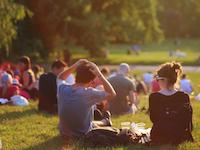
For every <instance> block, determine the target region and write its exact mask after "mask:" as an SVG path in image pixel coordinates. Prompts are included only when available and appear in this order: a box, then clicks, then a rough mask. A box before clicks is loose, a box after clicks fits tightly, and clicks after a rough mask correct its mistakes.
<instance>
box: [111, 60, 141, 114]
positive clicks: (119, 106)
mask: <svg viewBox="0 0 200 150" xmlns="http://www.w3.org/2000/svg"><path fill="white" fill-rule="evenodd" d="M129 70H130V68H129V65H128V64H125V63H122V64H121V65H120V66H119V71H118V73H117V75H115V76H113V77H111V78H109V79H108V80H109V82H110V83H111V85H112V86H113V88H114V89H115V91H116V93H117V96H116V97H115V98H114V99H113V100H112V101H110V111H111V114H115V115H120V114H125V113H135V110H136V108H135V104H136V103H137V102H136V94H135V91H136V87H135V85H134V83H133V81H132V80H131V79H129V78H128V77H127V76H128V73H129Z"/></svg>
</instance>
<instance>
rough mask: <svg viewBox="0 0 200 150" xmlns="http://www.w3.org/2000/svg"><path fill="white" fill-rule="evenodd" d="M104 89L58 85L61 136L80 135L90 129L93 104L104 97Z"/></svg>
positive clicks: (105, 94)
mask: <svg viewBox="0 0 200 150" xmlns="http://www.w3.org/2000/svg"><path fill="white" fill-rule="evenodd" d="M106 96H107V93H106V92H105V91H100V90H96V89H94V88H84V87H78V88H74V87H73V86H72V85H66V84H61V85H60V86H59V87H58V115H59V128H60V133H61V135H63V136H69V137H80V136H82V135H84V134H85V133H87V132H88V131H89V130H90V129H91V127H92V126H91V124H92V120H93V109H92V108H93V107H92V106H93V105H94V104H96V103H99V102H101V101H102V100H104V99H105V97H106Z"/></svg>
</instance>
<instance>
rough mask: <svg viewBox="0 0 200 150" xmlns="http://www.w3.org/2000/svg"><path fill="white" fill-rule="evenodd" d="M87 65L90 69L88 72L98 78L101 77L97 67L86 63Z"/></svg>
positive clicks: (91, 63)
mask: <svg viewBox="0 0 200 150" xmlns="http://www.w3.org/2000/svg"><path fill="white" fill-rule="evenodd" d="M87 65H88V66H90V67H91V69H90V70H91V71H92V72H93V73H94V74H95V75H96V76H97V77H99V78H100V77H102V76H103V75H102V73H101V71H100V70H99V67H98V66H97V65H96V64H95V63H93V62H88V63H87Z"/></svg>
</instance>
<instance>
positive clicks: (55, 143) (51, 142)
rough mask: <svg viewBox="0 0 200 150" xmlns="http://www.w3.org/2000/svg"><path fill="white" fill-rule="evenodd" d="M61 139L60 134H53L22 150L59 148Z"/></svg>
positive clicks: (57, 149) (55, 149)
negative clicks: (51, 136) (43, 140)
mask: <svg viewBox="0 0 200 150" xmlns="http://www.w3.org/2000/svg"><path fill="white" fill-rule="evenodd" d="M61 147H62V139H61V137H60V136H55V137H53V138H50V139H48V140H46V141H45V142H43V143H39V144H37V145H32V146H31V147H28V148H25V149H23V150H61Z"/></svg>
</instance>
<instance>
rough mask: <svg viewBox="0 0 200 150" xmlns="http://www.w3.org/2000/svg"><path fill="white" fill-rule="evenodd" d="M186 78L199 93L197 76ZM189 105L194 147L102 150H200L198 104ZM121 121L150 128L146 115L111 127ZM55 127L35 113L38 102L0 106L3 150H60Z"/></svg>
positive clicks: (50, 119)
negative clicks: (191, 112) (191, 116)
mask: <svg viewBox="0 0 200 150" xmlns="http://www.w3.org/2000/svg"><path fill="white" fill-rule="evenodd" d="M135 73H136V74H137V75H141V74H142V72H140V71H136V72H135ZM188 76H189V77H190V78H191V79H192V83H193V85H194V86H195V89H196V90H195V92H196V94H197V93H198V92H199V91H200V90H199V88H198V87H197V85H198V83H200V78H199V73H188ZM140 98H141V102H140V107H145V108H148V97H147V96H141V97H140ZM191 102H192V106H193V110H194V115H193V124H194V130H193V136H194V139H195V142H194V143H186V144H182V145H180V146H179V147H178V148H175V147H172V146H162V147H153V148H148V147H145V146H141V145H129V146H126V147H116V148H108V147H107V148H104V149H118V150H122V149H127V150H128V149H130V150H132V149H136V150H141V149H143V150H144V149H145V150H146V149H147V150H173V149H174V150H177V149H180V150H198V149H199V147H200V118H199V117H200V102H198V101H195V100H194V99H191ZM72 117H73V116H72ZM123 121H130V122H136V123H138V122H144V123H145V124H146V127H147V128H148V127H151V125H152V124H151V122H150V120H149V117H148V115H147V114H146V112H145V111H141V112H138V113H137V114H135V115H124V116H120V117H116V116H114V117H113V125H114V127H120V123H121V122H123ZM57 124H58V118H57V116H52V115H48V114H45V113H42V112H39V111H38V110H37V102H31V103H30V105H29V106H28V107H17V106H6V105H5V106H0V139H1V141H2V144H3V149H4V150H60V149H61V147H62V142H61V139H60V137H59V133H58V128H57ZM83 148H84V147H83V144H82V143H81V142H78V143H75V144H74V145H72V147H71V149H83ZM102 149H103V148H102Z"/></svg>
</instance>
